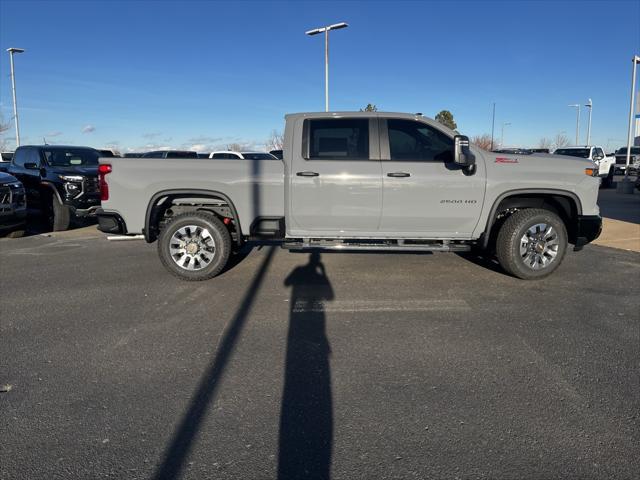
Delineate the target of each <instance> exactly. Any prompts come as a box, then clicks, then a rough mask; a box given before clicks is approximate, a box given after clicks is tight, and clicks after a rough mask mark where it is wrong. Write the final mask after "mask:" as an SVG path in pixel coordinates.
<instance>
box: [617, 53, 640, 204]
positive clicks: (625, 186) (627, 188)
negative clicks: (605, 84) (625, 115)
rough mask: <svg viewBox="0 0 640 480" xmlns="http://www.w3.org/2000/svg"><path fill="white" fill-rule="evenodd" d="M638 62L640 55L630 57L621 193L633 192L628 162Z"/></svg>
mask: <svg viewBox="0 0 640 480" xmlns="http://www.w3.org/2000/svg"><path fill="white" fill-rule="evenodd" d="M639 63H640V56H638V55H634V56H633V58H632V59H631V64H632V67H631V100H630V103H629V130H628V131H627V162H626V163H627V166H626V168H625V169H624V179H623V180H622V186H621V187H620V188H621V191H622V193H633V185H632V184H631V181H630V180H629V163H630V160H631V130H632V128H633V110H634V105H633V102H634V99H635V95H636V65H638V64H639Z"/></svg>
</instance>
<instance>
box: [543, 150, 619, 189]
mask: <svg viewBox="0 0 640 480" xmlns="http://www.w3.org/2000/svg"><path fill="white" fill-rule="evenodd" d="M553 154H554V155H568V156H570V157H580V158H587V159H589V160H591V161H592V162H593V163H595V164H596V166H597V167H598V175H599V176H600V178H601V179H602V186H603V187H611V186H612V185H613V175H614V174H615V169H616V166H615V165H616V157H614V156H613V155H610V156H607V155H606V154H605V153H604V150H603V149H602V147H599V146H596V145H584V146H575V147H562V148H558V149H557V150H556V151H555V152H553Z"/></svg>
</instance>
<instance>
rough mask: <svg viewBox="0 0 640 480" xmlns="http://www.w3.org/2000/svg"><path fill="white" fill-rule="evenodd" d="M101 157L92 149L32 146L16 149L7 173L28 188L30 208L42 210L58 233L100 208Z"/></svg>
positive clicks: (92, 214)
mask: <svg viewBox="0 0 640 480" xmlns="http://www.w3.org/2000/svg"><path fill="white" fill-rule="evenodd" d="M99 157H100V154H99V152H98V151H97V150H95V149H93V148H89V147H73V146H62V145H42V146H36V145H28V146H22V147H18V148H17V149H16V151H15V154H14V156H13V159H12V160H11V164H10V165H9V168H8V169H7V171H8V173H10V174H11V175H13V176H15V177H16V178H18V180H20V181H21V182H22V184H23V185H24V188H25V190H26V194H27V204H28V205H29V209H32V208H39V209H40V210H41V211H42V212H43V213H44V215H45V216H46V218H47V219H48V220H49V223H50V224H51V227H52V228H53V230H54V231H59V230H67V229H68V228H69V226H70V225H71V221H72V220H73V219H74V217H86V216H94V215H95V211H96V209H97V208H98V207H99V206H100V188H99V184H98V158H99Z"/></svg>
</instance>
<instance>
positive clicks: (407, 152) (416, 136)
mask: <svg viewBox="0 0 640 480" xmlns="http://www.w3.org/2000/svg"><path fill="white" fill-rule="evenodd" d="M387 129H388V131H389V151H390V154H391V160H405V161H406V160H418V161H426V162H449V161H452V160H453V139H452V138H450V137H449V136H448V135H446V134H444V133H443V132H441V131H439V130H437V129H436V128H433V127H431V126H429V125H427V124H425V123H422V122H415V121H413V120H399V119H388V120H387Z"/></svg>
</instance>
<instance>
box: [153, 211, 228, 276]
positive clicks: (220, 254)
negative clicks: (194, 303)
mask: <svg viewBox="0 0 640 480" xmlns="http://www.w3.org/2000/svg"><path fill="white" fill-rule="evenodd" d="M191 226H194V227H196V229H201V234H200V235H198V234H197V233H196V232H197V230H196V231H194V233H193V234H192V235H191V236H183V237H182V238H187V239H188V241H187V243H196V244H198V245H200V247H195V248H196V251H195V253H187V249H186V248H185V249H183V250H184V252H185V253H178V254H176V255H175V256H174V255H172V254H171V247H172V245H176V244H175V243H172V242H175V241H176V239H177V238H178V235H180V231H181V229H187V228H188V229H189V231H191V230H192V229H191V228H190V227H191ZM202 231H206V232H207V233H208V235H209V236H210V237H211V240H212V242H213V253H209V252H210V250H206V249H205V248H202V247H207V245H204V243H205V241H204V240H203V241H202V242H199V241H198V240H197V239H198V238H200V239H202V237H201V235H204V234H203V233H202ZM209 248H210V247H209ZM230 253H231V235H229V230H227V228H226V227H225V226H224V224H223V223H222V222H221V221H220V220H219V219H218V218H217V217H216V216H215V215H213V214H211V213H207V212H188V213H182V214H180V215H176V216H175V217H173V218H172V219H171V220H169V222H168V223H167V224H166V225H165V227H164V228H163V229H162V231H161V232H160V236H159V237H158V255H159V256H160V260H161V261H162V264H163V265H164V267H165V268H166V269H167V270H169V272H171V274H173V275H175V276H176V277H178V278H180V279H182V280H189V281H201V280H208V279H210V278H213V277H215V276H216V275H218V274H219V273H220V272H221V271H222V269H223V268H224V267H225V265H226V264H227V261H228V260H229V254H230ZM209 254H210V255H211V257H208V255H209ZM187 257H190V258H189V259H187ZM178 261H181V262H182V263H184V262H186V264H187V266H186V267H184V266H181V265H179V264H178V263H177V262H178ZM205 261H208V262H209V263H207V264H206V265H205ZM189 265H192V268H196V269H195V270H191V269H189ZM193 265H195V267H193Z"/></svg>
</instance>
